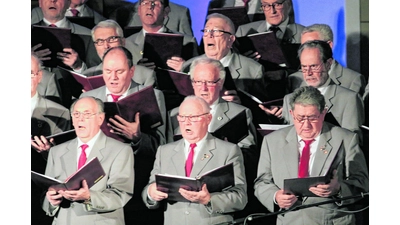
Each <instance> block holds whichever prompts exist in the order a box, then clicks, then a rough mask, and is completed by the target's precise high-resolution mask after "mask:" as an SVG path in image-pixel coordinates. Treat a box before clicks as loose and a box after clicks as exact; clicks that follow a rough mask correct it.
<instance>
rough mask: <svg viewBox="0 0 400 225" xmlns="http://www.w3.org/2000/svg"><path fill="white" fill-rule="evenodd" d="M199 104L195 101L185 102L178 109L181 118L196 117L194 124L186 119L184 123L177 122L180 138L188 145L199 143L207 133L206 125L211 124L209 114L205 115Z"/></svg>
mask: <svg viewBox="0 0 400 225" xmlns="http://www.w3.org/2000/svg"><path fill="white" fill-rule="evenodd" d="M203 114H205V110H204V109H203V107H202V106H201V104H200V103H199V102H198V101H196V100H187V101H184V102H182V104H181V105H180V107H179V115H181V116H198V115H202V116H199V117H197V120H198V121H196V122H192V121H190V119H189V118H186V119H185V121H183V122H179V127H180V129H181V133H182V137H183V138H184V139H186V140H187V141H189V142H190V143H196V142H198V141H200V140H201V139H202V138H203V137H204V136H205V135H206V134H207V131H208V125H209V124H210V122H211V117H212V116H211V114H210V113H206V114H205V115H203Z"/></svg>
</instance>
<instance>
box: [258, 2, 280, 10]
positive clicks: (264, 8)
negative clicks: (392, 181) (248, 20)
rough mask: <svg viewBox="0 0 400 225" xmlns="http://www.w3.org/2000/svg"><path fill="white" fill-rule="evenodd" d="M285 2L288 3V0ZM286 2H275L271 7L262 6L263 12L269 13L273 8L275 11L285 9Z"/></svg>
mask: <svg viewBox="0 0 400 225" xmlns="http://www.w3.org/2000/svg"><path fill="white" fill-rule="evenodd" d="M285 1H286V0H285ZM285 1H282V2H274V3H272V4H271V5H270V4H268V3H265V4H262V5H261V8H262V10H264V11H269V10H271V8H274V9H282V8H283V3H284V2H285Z"/></svg>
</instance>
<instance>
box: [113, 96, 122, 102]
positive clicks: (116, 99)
mask: <svg viewBox="0 0 400 225" xmlns="http://www.w3.org/2000/svg"><path fill="white" fill-rule="evenodd" d="M111 97H112V99H113V101H114V102H117V101H118V99H119V98H120V97H121V95H113V94H111Z"/></svg>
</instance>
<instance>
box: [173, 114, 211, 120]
mask: <svg viewBox="0 0 400 225" xmlns="http://www.w3.org/2000/svg"><path fill="white" fill-rule="evenodd" d="M207 114H209V113H208V112H207V113H203V114H200V115H194V116H192V115H190V116H182V115H177V116H176V118H177V119H178V121H179V122H185V120H186V118H188V120H189V121H190V122H199V121H200V120H201V119H202V117H201V116H204V115H207Z"/></svg>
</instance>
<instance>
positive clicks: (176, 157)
mask: <svg viewBox="0 0 400 225" xmlns="http://www.w3.org/2000/svg"><path fill="white" fill-rule="evenodd" d="M215 139H216V138H215V137H213V136H212V135H211V134H209V133H208V134H207V136H206V138H205V140H204V141H205V142H204V146H203V148H202V149H200V152H199V155H198V156H197V159H196V162H195V164H194V165H193V169H192V173H191V177H196V176H198V175H201V174H202V173H204V172H207V171H203V169H204V167H205V166H206V165H207V163H208V162H209V161H210V160H211V158H212V157H213V156H214V154H213V151H214V150H216V144H215ZM184 142H185V141H184V139H181V140H179V141H178V142H177V144H176V146H175V148H174V153H173V155H171V160H172V164H173V165H175V170H176V172H177V175H178V176H185V167H184V166H182V165H185V162H186V158H185V153H184Z"/></svg>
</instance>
